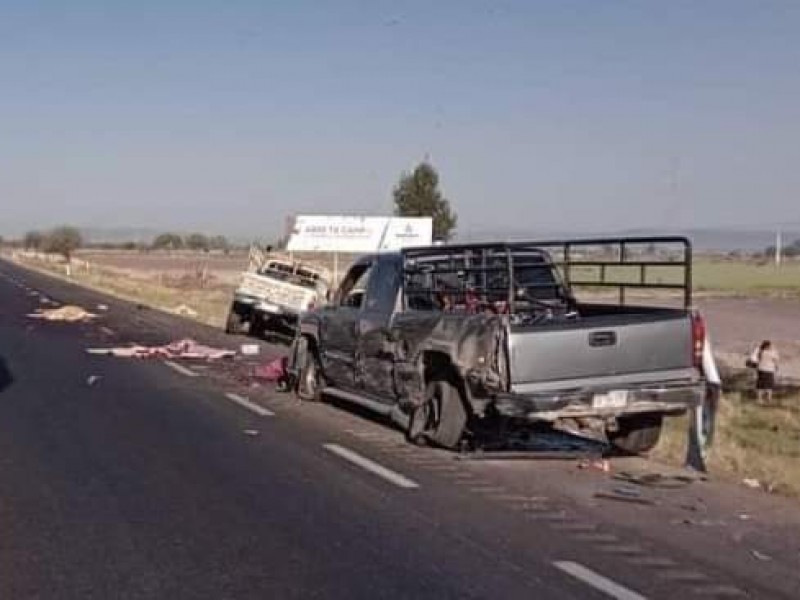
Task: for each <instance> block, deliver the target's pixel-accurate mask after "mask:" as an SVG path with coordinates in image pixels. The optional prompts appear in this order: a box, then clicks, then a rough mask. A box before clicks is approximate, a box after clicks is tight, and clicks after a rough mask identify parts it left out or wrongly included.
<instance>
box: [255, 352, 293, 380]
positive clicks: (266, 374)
mask: <svg viewBox="0 0 800 600" xmlns="http://www.w3.org/2000/svg"><path fill="white" fill-rule="evenodd" d="M288 366H289V359H288V358H287V357H285V356H284V357H281V358H276V359H275V360H271V361H270V362H268V363H264V364H263V365H259V366H258V367H256V368H255V369H254V370H253V377H256V378H257V379H264V380H266V381H273V382H275V381H282V380H284V379H285V378H286V375H287V371H286V369H287V367H288Z"/></svg>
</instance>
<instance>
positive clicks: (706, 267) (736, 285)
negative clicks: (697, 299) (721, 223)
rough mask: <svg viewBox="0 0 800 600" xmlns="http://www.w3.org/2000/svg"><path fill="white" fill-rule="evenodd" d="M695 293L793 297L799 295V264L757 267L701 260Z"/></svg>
mask: <svg viewBox="0 0 800 600" xmlns="http://www.w3.org/2000/svg"><path fill="white" fill-rule="evenodd" d="M693 279H694V289H695V290H696V291H700V292H728V293H731V292H732V293H781V292H783V293H786V292H788V293H791V294H793V295H800V262H798V261H792V262H786V263H784V264H783V265H781V266H780V267H776V266H775V265H774V264H772V263H769V264H758V263H756V262H750V261H724V260H710V259H708V258H699V259H698V260H696V261H695V264H694V277H693Z"/></svg>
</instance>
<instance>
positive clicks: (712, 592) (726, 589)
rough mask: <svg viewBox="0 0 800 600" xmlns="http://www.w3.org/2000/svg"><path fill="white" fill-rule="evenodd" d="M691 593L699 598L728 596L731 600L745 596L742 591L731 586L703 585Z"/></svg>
mask: <svg viewBox="0 0 800 600" xmlns="http://www.w3.org/2000/svg"><path fill="white" fill-rule="evenodd" d="M692 591H693V592H694V593H695V594H697V595H699V596H717V597H720V596H728V597H733V598H742V597H745V596H747V594H745V593H744V592H743V591H742V590H740V589H739V588H737V587H734V586H732V585H725V584H720V585H704V586H696V587H694V588H693V589H692Z"/></svg>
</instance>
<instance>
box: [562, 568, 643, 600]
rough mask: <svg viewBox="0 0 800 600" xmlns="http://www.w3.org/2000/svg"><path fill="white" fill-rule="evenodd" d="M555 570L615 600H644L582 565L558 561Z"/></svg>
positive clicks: (635, 593)
mask: <svg viewBox="0 0 800 600" xmlns="http://www.w3.org/2000/svg"><path fill="white" fill-rule="evenodd" d="M553 566H555V567H556V568H557V569H559V570H561V571H563V572H564V573H566V574H567V575H571V576H572V577H574V578H575V579H578V580H579V581H582V582H583V583H585V584H587V585H589V586H591V587H593V588H594V589H596V590H599V591H601V592H603V593H604V594H606V595H608V596H610V597H612V598H615V599H616V600H646V598H645V596H642V595H641V594H639V593H637V592H634V591H633V590H631V589H629V588H626V587H624V586H622V585H620V584H618V583H617V582H616V581H613V580H611V579H609V578H608V577H604V576H603V575H601V574H600V573H596V572H595V571H592V570H591V569H588V568H586V567H584V566H583V565H581V564H579V563H576V562H572V561H568V560H558V561H556V562H554V563H553Z"/></svg>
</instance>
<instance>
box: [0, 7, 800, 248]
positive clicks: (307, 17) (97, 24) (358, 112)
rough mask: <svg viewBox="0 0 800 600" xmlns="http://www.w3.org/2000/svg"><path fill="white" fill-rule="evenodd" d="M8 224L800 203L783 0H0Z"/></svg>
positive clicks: (252, 224) (767, 218)
mask: <svg viewBox="0 0 800 600" xmlns="http://www.w3.org/2000/svg"><path fill="white" fill-rule="evenodd" d="M0 15H2V18H0V215H2V216H1V217H0V234H6V235H13V234H17V233H21V232H24V231H26V230H28V229H31V228H37V227H47V226H50V225H55V224H59V223H70V224H75V225H79V226H83V227H114V228H117V227H145V228H150V229H153V230H168V229H179V230H184V231H188V230H200V231H206V232H209V233H223V234H227V235H269V234H271V233H273V232H278V231H280V229H281V228H282V226H283V223H284V219H285V217H286V216H287V215H288V214H298V213H299V214H303V213H311V214H320V213H322V214H386V213H388V212H389V211H391V209H392V201H391V191H392V187H393V186H394V185H395V184H396V182H397V180H398V178H399V176H400V174H401V172H403V171H408V170H410V169H413V167H414V166H415V165H416V164H417V163H418V162H419V161H421V160H423V159H426V158H427V159H429V160H430V161H431V162H432V163H433V165H434V166H435V167H436V168H437V169H438V171H439V174H440V178H441V184H442V189H443V191H444V193H445V195H446V196H447V198H449V199H450V201H451V203H452V205H453V208H454V209H455V210H456V211H457V213H458V215H459V232H460V233H461V235H462V236H465V237H468V236H472V235H475V234H478V233H480V232H485V231H491V232H498V233H502V232H506V231H513V232H515V233H518V232H525V231H528V230H530V231H531V232H543V231H564V232H568V231H575V232H576V233H577V232H581V231H615V230H620V229H626V228H658V229H662V230H664V231H665V232H669V231H670V230H671V229H679V228H686V227H718V226H721V227H742V226H745V227H747V226H758V227H760V226H766V227H772V226H774V225H775V224H782V223H793V224H797V223H798V222H800V68H798V65H800V37H799V36H798V35H797V32H798V31H800V3H799V2H794V1H793V0H784V1H778V2H771V1H769V0H751V1H739V0H718V1H715V0H701V1H696V0H692V1H682V0H670V1H669V2H656V1H646V0H636V1H633V0H631V1H616V2H615V1H611V0H608V1H602V2H599V1H597V0H582V1H578V0H574V1H573V0H552V1H549V2H544V1H536V0H520V1H510V0H509V1H505V0H503V1H498V2H489V1H476V0H452V1H445V0H437V1H436V2H431V1H429V0H427V1H426V0H422V1H419V2H417V1H408V2H404V1H402V0H395V1H391V2H389V1H383V0H362V1H346V0H342V1H333V0H330V1H324V2H323V1H320V2H310V1H304V0H293V1H286V2H283V1H269V0H259V1H243V0H242V1H237V0H226V1H225V2H209V1H205V0H193V1H192V2H188V1H185V2H179V1H172V2H170V1H169V0H161V1H152V0H140V1H138V2H135V3H134V2H128V1H125V2H114V1H113V0H102V1H101V0H92V1H88V0H84V1H82V0H70V1H69V2H66V1H51V2H40V1H36V0H26V1H20V2H16V1H14V2H9V1H6V0H0Z"/></svg>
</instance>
